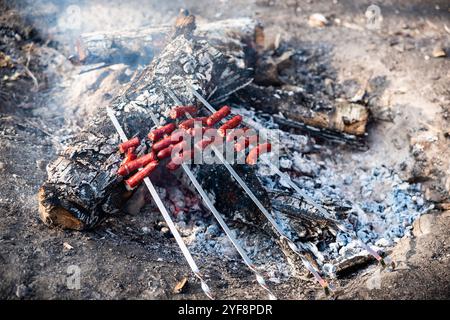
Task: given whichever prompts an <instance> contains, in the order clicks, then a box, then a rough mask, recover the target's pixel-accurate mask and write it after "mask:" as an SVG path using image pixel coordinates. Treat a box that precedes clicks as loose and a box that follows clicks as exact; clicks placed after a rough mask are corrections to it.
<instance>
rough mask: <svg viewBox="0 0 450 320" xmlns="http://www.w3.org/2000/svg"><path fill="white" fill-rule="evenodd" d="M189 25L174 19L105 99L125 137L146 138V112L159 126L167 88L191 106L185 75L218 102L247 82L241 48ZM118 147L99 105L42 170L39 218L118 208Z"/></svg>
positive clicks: (68, 220) (68, 218)
mask: <svg viewBox="0 0 450 320" xmlns="http://www.w3.org/2000/svg"><path fill="white" fill-rule="evenodd" d="M194 30H195V19H194V17H193V16H181V17H180V18H179V19H177V24H176V26H175V28H174V30H173V32H172V33H171V34H172V35H171V36H170V37H169V40H168V41H167V45H166V46H165V48H164V49H163V50H162V51H161V53H160V55H159V56H158V57H157V58H155V59H154V60H153V61H152V63H151V64H150V65H149V66H148V67H147V68H145V69H144V71H143V72H142V73H141V74H140V75H139V76H137V77H135V78H134V79H133V81H132V82H131V83H130V84H129V86H128V88H127V89H126V90H125V91H124V92H123V93H122V94H120V95H119V96H118V97H116V98H115V99H114V100H113V102H112V103H111V105H110V107H111V109H112V110H113V111H114V112H115V114H116V116H117V118H118V120H119V122H120V123H121V125H122V126H123V128H124V130H125V133H126V134H127V136H130V137H132V136H139V137H141V138H143V137H145V135H146V134H147V133H148V131H149V129H150V126H151V124H152V121H151V119H150V117H149V114H148V112H147V111H148V110H151V111H152V112H153V113H155V114H156V115H157V116H158V117H159V118H161V119H162V120H163V121H162V122H163V123H162V124H164V122H165V120H164V119H167V118H168V115H169V112H170V109H171V108H172V107H173V101H172V100H171V99H170V97H169V96H167V95H166V92H165V91H164V88H166V87H169V88H172V89H173V90H176V91H177V94H178V97H179V98H180V100H181V101H182V102H183V104H185V105H195V103H196V100H195V99H194V97H193V95H192V93H191V92H190V91H189V90H187V89H186V85H185V83H184V82H183V81H184V80H186V81H187V82H188V83H190V84H191V85H193V86H195V87H196V88H197V89H198V90H199V91H200V92H201V93H202V95H204V96H210V97H211V98H212V99H213V98H214V97H215V98H217V99H224V98H225V97H227V96H228V95H229V94H231V93H232V92H235V91H236V90H238V89H240V88H242V87H244V86H245V85H246V84H248V83H249V82H250V81H251V78H250V74H251V72H250V71H249V70H247V69H246V67H245V63H244V64H243V63H241V62H242V61H245V59H247V58H246V53H245V52H244V49H243V48H244V46H246V45H244V44H242V43H240V42H239V41H235V42H233V48H232V50H229V51H228V52H229V53H230V52H234V54H235V56H232V55H230V56H225V55H223V54H222V53H221V51H219V50H218V49H216V48H215V47H213V46H212V45H210V43H209V42H208V41H206V40H205V39H203V38H201V37H198V36H196V35H194V34H193V33H194ZM217 32H218V33H219V34H220V32H219V31H217ZM246 32H247V31H246ZM246 52H247V53H248V50H246ZM118 145H119V137H118V135H117V133H116V132H115V129H114V127H113V126H112V124H111V121H110V119H109V117H108V116H107V114H106V108H102V107H99V108H98V111H97V113H96V114H95V116H94V117H93V118H92V120H91V121H90V122H89V124H88V125H87V127H85V128H84V129H83V130H82V131H81V132H80V133H79V134H78V135H77V136H76V137H75V138H74V139H73V141H72V142H71V143H70V144H69V145H68V146H67V147H66V148H65V150H64V151H62V152H61V153H60V154H59V156H58V158H57V159H56V160H55V161H54V162H52V163H51V164H50V165H49V167H48V179H47V181H46V182H45V183H44V184H43V185H42V187H41V188H40V191H39V212H40V215H41V218H42V220H43V221H44V222H45V223H47V224H49V225H58V226H62V227H66V228H72V229H78V230H81V229H86V228H90V227H93V226H95V225H96V224H98V223H99V222H100V221H102V220H104V219H105V218H106V217H108V216H109V215H111V214H116V213H118V212H119V211H120V208H121V207H122V205H123V204H124V202H125V200H126V199H127V198H128V197H129V196H130V195H131V193H130V192H128V191H127V190H126V189H125V186H124V183H123V180H122V179H123V178H122V177H121V176H119V175H118V174H117V170H118V168H119V165H120V163H121V161H122V156H123V155H121V154H120V153H119V152H118ZM199 170H201V169H199ZM248 170H251V169H248ZM218 179H220V177H219V178H218ZM255 188H258V185H257V183H256V182H255ZM259 188H261V186H259ZM220 196H221V195H218V198H220ZM219 200H220V199H219ZM224 201H225V200H224Z"/></svg>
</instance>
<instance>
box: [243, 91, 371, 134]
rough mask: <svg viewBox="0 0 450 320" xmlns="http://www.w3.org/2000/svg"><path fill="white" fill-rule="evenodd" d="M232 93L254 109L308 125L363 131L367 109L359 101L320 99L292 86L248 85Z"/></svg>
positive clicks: (355, 131)
mask: <svg viewBox="0 0 450 320" xmlns="http://www.w3.org/2000/svg"><path fill="white" fill-rule="evenodd" d="M236 95H237V99H238V101H239V102H241V103H245V104H246V105H250V106H252V107H254V108H255V109H257V110H262V111H264V112H267V113H271V114H279V113H281V114H283V116H284V117H286V118H287V119H289V120H293V121H298V122H302V123H304V124H307V125H310V126H312V127H316V128H325V129H329V130H334V131H336V132H343V133H347V134H351V135H355V136H362V135H364V134H365V133H366V125H367V121H368V117H369V113H368V110H367V108H365V107H364V106H362V105H359V104H355V103H349V102H344V101H343V102H330V101H321V100H318V99H317V98H316V97H314V95H311V94H307V93H305V92H303V91H302V90H301V89H300V88H297V87H292V86H283V87H281V88H276V87H265V86H259V85H256V84H251V85H249V86H247V87H246V88H245V89H244V90H242V91H240V92H238V93H237V94H236Z"/></svg>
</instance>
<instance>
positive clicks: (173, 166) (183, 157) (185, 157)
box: [166, 150, 194, 171]
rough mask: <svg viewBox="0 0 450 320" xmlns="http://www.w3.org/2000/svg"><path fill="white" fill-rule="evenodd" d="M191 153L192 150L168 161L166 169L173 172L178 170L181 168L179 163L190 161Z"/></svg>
mask: <svg viewBox="0 0 450 320" xmlns="http://www.w3.org/2000/svg"><path fill="white" fill-rule="evenodd" d="M193 155H194V154H193V152H192V150H186V151H185V152H182V153H181V154H179V155H178V156H177V157H176V158H174V159H172V160H170V161H169V162H168V163H167V165H166V168H167V169H169V170H171V171H173V170H176V169H178V168H179V167H180V166H181V163H182V162H184V161H186V160H188V159H191V158H192V156H193Z"/></svg>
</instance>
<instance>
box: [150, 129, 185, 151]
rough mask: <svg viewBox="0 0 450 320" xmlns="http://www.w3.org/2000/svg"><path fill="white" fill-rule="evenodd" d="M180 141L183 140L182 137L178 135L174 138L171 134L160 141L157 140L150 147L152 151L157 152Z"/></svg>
mask: <svg viewBox="0 0 450 320" xmlns="http://www.w3.org/2000/svg"><path fill="white" fill-rule="evenodd" d="M177 132H178V131H177ZM181 140H183V135H179V136H178V137H176V136H174V135H173V134H172V135H170V136H167V137H165V138H164V139H162V140H159V141H158V142H157V143H155V144H154V145H153V147H152V150H153V151H155V152H158V151H160V150H162V149H165V148H167V147H168V146H170V145H172V144H176V143H178V142H180V141H181Z"/></svg>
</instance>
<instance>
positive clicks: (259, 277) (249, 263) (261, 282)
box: [148, 95, 277, 300]
mask: <svg viewBox="0 0 450 320" xmlns="http://www.w3.org/2000/svg"><path fill="white" fill-rule="evenodd" d="M171 97H172V99H174V101H175V103H176V104H179V105H181V102H180V100H178V98H177V97H175V96H172V95H171ZM148 112H149V114H150V117H151V118H152V120H153V122H154V123H155V125H157V126H159V121H158V119H157V118H156V116H155V114H154V113H153V112H152V111H150V110H149V111H148ZM186 117H188V118H192V117H191V115H190V114H189V113H186ZM181 167H182V168H183V170H184V172H186V174H187V176H188V177H189V179H190V180H191V182H192V184H193V185H194V187H195V188H196V189H197V191H198V193H200V196H201V197H202V199H203V201H204V202H205V204H206V206H207V207H208V209H209V210H210V211H211V212H212V214H213V215H214V218H216V220H217V221H218V222H219V224H220V226H221V227H222V229H223V231H224V232H225V234H226V235H227V237H228V238H229V239H230V241H231V243H232V244H233V246H234V247H235V248H236V250H237V251H238V253H239V255H240V256H241V257H242V259H243V260H244V263H245V264H246V265H247V266H248V268H249V269H250V270H251V271H252V272H253V273H254V274H255V276H256V281H257V282H258V284H259V285H260V286H261V287H262V288H263V289H264V290H265V291H267V293H268V295H269V299H270V300H276V299H277V298H276V297H275V295H274V294H273V293H272V291H271V290H270V288H269V287H268V285H267V283H266V281H265V279H264V277H263V276H262V275H261V273H260V272H259V271H258V270H257V269H256V266H255V265H254V264H253V262H252V260H251V259H250V258H249V257H248V255H247V254H246V253H245V251H244V249H243V248H242V246H241V245H240V244H239V243H238V241H237V239H236V238H235V237H234V236H233V233H232V232H231V230H230V228H229V227H228V226H227V224H226V223H225V221H224V220H223V218H222V216H221V214H220V213H219V211H217V209H216V208H215V207H214V205H213V204H212V202H211V200H210V199H209V198H208V195H207V194H206V192H205V190H204V189H203V187H202V186H201V185H200V183H199V182H198V180H197V178H196V177H195V175H194V173H193V172H192V170H191V169H190V168H189V167H188V166H187V165H186V163H182V164H181Z"/></svg>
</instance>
